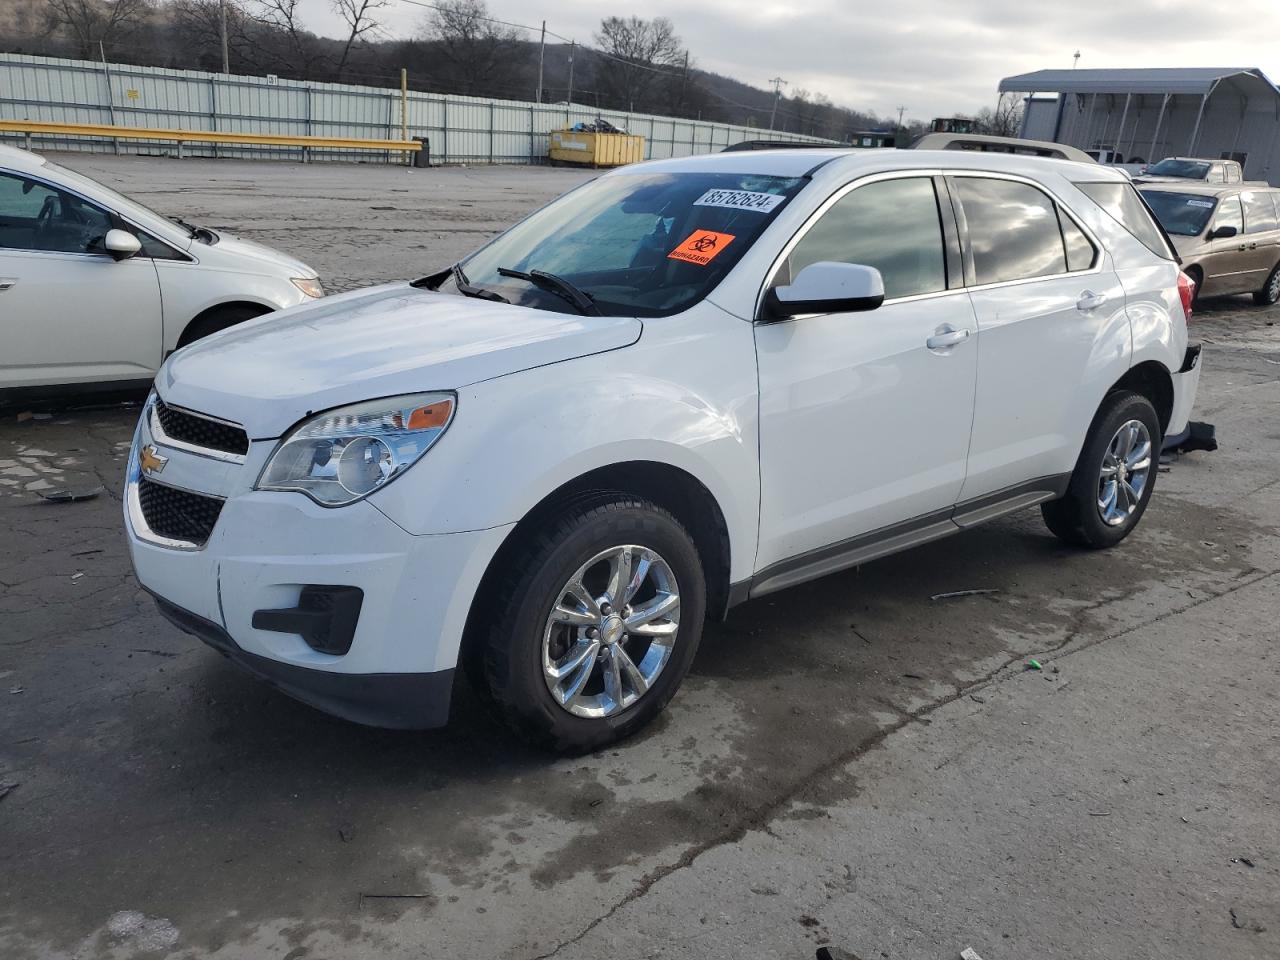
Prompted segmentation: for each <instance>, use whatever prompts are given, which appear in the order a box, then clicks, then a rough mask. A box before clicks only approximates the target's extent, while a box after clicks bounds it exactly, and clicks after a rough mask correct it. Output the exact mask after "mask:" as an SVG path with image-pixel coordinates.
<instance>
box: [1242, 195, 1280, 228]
mask: <svg viewBox="0 0 1280 960" xmlns="http://www.w3.org/2000/svg"><path fill="white" fill-rule="evenodd" d="M1240 199H1241V200H1242V201H1244V222H1245V227H1246V229H1247V232H1249V233H1262V232H1264V231H1267V230H1275V229H1276V227H1277V226H1280V224H1278V223H1277V220H1276V205H1275V196H1274V194H1272V193H1271V191H1269V190H1251V191H1250V192H1249V193H1242V194H1240Z"/></svg>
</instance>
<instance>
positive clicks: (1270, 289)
mask: <svg viewBox="0 0 1280 960" xmlns="http://www.w3.org/2000/svg"><path fill="white" fill-rule="evenodd" d="M1277 301H1280V263H1277V264H1276V265H1275V267H1273V268H1272V270H1271V273H1270V274H1268V275H1267V282H1266V283H1264V284H1263V285H1262V289H1261V290H1257V291H1254V294H1253V302H1254V303H1256V304H1257V305H1258V306H1260V307H1269V306H1271V305H1272V304H1273V303H1275V302H1277Z"/></svg>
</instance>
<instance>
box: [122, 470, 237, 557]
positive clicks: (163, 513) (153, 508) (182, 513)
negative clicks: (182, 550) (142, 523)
mask: <svg viewBox="0 0 1280 960" xmlns="http://www.w3.org/2000/svg"><path fill="white" fill-rule="evenodd" d="M138 503H139V505H140V506H141V507H142V516H143V519H144V520H146V521H147V526H148V527H150V528H151V530H152V531H153V532H154V533H157V534H159V535H160V536H162V537H168V538H169V539H171V540H182V541H186V542H187V543H192V544H195V545H196V546H204V544H205V542H206V541H207V540H208V539H209V535H210V534H211V533H213V526H214V524H216V523H217V522H218V515H219V514H220V513H222V501H221V500H219V499H218V498H217V497H206V496H204V495H203V494H199V493H190V492H189V491H186V490H178V489H176V488H175V487H167V486H165V485H164V484H162V483H155V482H154V481H151V480H148V479H147V478H146V477H140V478H139V479H138Z"/></svg>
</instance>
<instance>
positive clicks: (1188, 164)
mask: <svg viewBox="0 0 1280 960" xmlns="http://www.w3.org/2000/svg"><path fill="white" fill-rule="evenodd" d="M1208 172H1209V165H1208V164H1207V163H1203V162H1201V161H1199V160H1175V159H1173V158H1172V157H1170V158H1169V159H1167V160H1161V161H1160V162H1159V163H1157V164H1153V165H1152V166H1150V167H1147V173H1149V174H1150V175H1151V176H1153V177H1181V178H1183V179H1184V180H1203V179H1204V178H1205V175H1206V174H1207V173H1208Z"/></svg>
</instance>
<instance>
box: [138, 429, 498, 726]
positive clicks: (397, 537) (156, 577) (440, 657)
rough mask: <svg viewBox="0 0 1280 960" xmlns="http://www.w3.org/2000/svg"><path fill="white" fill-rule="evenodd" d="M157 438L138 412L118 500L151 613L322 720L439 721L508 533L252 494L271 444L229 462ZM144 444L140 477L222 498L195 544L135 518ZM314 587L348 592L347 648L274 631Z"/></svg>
mask: <svg viewBox="0 0 1280 960" xmlns="http://www.w3.org/2000/svg"><path fill="white" fill-rule="evenodd" d="M149 406H150V405H148V407H149ZM167 439H168V438H167V437H165V436H164V435H163V433H162V432H161V431H156V432H153V431H152V428H151V425H150V423H149V418H148V415H147V411H145V410H144V414H143V417H142V419H141V421H140V423H139V425H138V431H137V434H136V435H135V438H134V450H133V453H132V454H131V456H130V458H129V468H128V476H127V478H126V495H125V498H124V499H125V511H124V512H125V527H126V530H127V533H128V543H129V552H130V556H131V558H132V560H133V567H134V570H135V572H136V574H137V577H138V581H139V582H140V583H141V584H142V586H143V587H144V588H145V589H146V590H147V591H149V592H150V593H151V594H153V595H154V596H155V597H156V598H157V600H158V602H159V603H160V607H161V612H162V613H164V615H165V616H166V617H168V619H170V620H171V621H172V622H174V623H175V624H177V625H178V626H180V627H181V628H182V629H183V630H185V631H187V632H188V633H191V634H194V635H195V636H198V637H200V638H201V639H202V640H204V641H205V642H206V643H209V644H210V645H211V646H213V647H215V648H216V649H218V650H219V651H220V652H222V653H224V654H226V655H227V656H228V657H230V658H231V659H232V660H234V661H236V662H237V663H239V664H241V665H242V666H245V667H247V668H248V669H249V670H250V671H251V672H253V673H254V674H257V675H258V676H260V677H263V678H264V679H267V680H268V681H269V682H271V683H273V684H274V685H275V686H277V687H279V688H280V689H281V690H283V691H284V692H286V693H288V694H290V695H292V696H294V697H296V698H298V699H299V700H302V701H304V702H306V703H310V704H312V705H314V706H316V707H319V708H320V709H322V710H325V711H327V712H330V713H334V714H336V715H338V716H342V717H345V718H347V719H350V720H354V721H357V722H360V723H366V724H372V725H377V726H388V727H402V728H403V727H416V728H421V727H428V726H435V725H439V724H440V723H443V722H445V720H446V718H447V716H448V710H449V693H450V690H451V687H452V679H453V671H454V668H455V667H456V666H457V661H458V652H459V649H460V646H461V641H462V634H463V631H464V629H465V626H466V620H467V616H468V615H469V613H470V609H471V601H472V598H473V597H474V595H475V592H476V589H477V588H478V586H479V583H480V580H481V578H482V577H483V575H484V572H485V570H486V569H487V567H488V564H489V561H490V560H491V559H492V557H493V555H494V554H495V553H496V551H497V549H498V547H499V545H500V544H501V543H502V540H503V539H504V538H505V536H506V534H507V532H508V531H509V530H510V527H509V526H504V527H496V528H493V529H489V530H480V531H472V532H467V533H457V534H441V535H423V536H415V535H412V534H410V533H408V532H406V531H405V530H404V529H403V528H402V527H400V526H398V525H397V524H396V523H394V522H393V521H392V520H390V519H389V518H388V517H387V516H386V515H384V514H383V513H382V512H381V511H380V510H379V509H378V508H377V506H376V505H375V504H374V502H372V500H363V501H360V502H357V503H354V504H351V505H349V506H346V507H339V508H326V507H321V506H320V505H318V504H316V503H314V502H312V501H311V500H309V499H308V498H307V497H305V496H303V495H301V494H296V493H279V492H270V491H255V490H253V489H252V487H253V481H254V479H256V477H257V476H258V474H259V473H260V472H261V469H262V466H263V463H264V462H265V460H266V458H267V457H268V456H269V455H270V452H271V450H272V449H274V446H275V444H274V442H272V441H265V442H254V443H252V444H251V445H250V449H249V451H248V453H247V454H246V455H245V456H244V458H243V462H228V461H225V460H218V459H214V458H210V457H207V456H204V455H202V454H200V453H199V452H196V451H195V450H193V449H190V448H188V447H184V446H182V445H177V444H169V443H166V440H167ZM145 446H152V447H154V448H155V451H156V452H157V453H158V454H159V455H160V456H161V457H163V458H166V459H165V463H164V465H163V467H162V468H161V469H160V470H159V471H155V472H153V473H152V474H150V475H149V477H148V479H149V480H150V481H151V482H153V483H164V484H168V485H170V486H174V487H178V488H180V489H182V490H185V491H188V492H191V493H197V494H200V495H203V496H208V497H216V498H220V499H221V500H222V504H221V508H220V511H219V513H218V515H217V519H216V522H215V523H214V525H213V527H212V530H211V532H210V533H209V535H208V538H207V540H205V541H204V542H203V543H202V544H190V543H187V544H183V543H180V542H175V541H173V540H172V539H171V538H167V537H165V536H160V535H157V534H156V532H155V531H154V530H152V529H150V528H149V526H148V524H147V522H146V517H145V516H142V515H140V512H139V509H138V506H137V505H138V497H137V496H136V494H137V491H138V488H139V485H140V484H141V482H142V472H141V466H140V459H141V458H140V456H139V451H140V450H141V449H142V448H143V447H145ZM152 462H153V463H154V460H153V461H152ZM426 466H428V464H427V463H425V462H424V463H423V464H420V465H419V466H418V468H417V469H419V470H421V469H422V468H423V467H426ZM397 482H398V483H413V482H415V480H414V477H413V475H412V474H410V475H408V476H405V477H402V478H400V479H399V480H398V481H397ZM318 587H337V588H342V587H347V588H356V590H357V591H358V592H359V595H360V597H361V600H360V602H359V606H358V617H357V618H356V621H355V624H354V629H350V625H349V624H348V630H349V632H345V633H344V637H345V639H346V640H349V648H348V647H347V646H346V644H345V643H344V644H341V645H339V647H338V649H341V650H345V652H340V653H334V652H327V651H328V650H330V648H329V647H326V646H325V645H324V644H316V643H315V639H314V637H307V636H304V633H305V632H306V628H305V627H304V626H299V628H298V629H299V630H300V631H301V632H298V633H289V632H284V631H283V630H281V626H282V625H284V624H287V623H288V622H289V620H288V618H287V617H285V618H282V617H280V616H279V614H280V613H281V612H286V613H287V612H290V611H294V610H296V609H297V608H300V607H303V608H305V607H306V606H307V603H306V597H305V596H304V594H305V593H306V592H308V591H310V592H311V593H313V594H314V592H315V591H316V588H318ZM264 612H266V613H275V614H277V615H276V616H274V617H273V616H260V614H263V613H264ZM255 617H256V623H255ZM269 628H274V629H269ZM309 640H310V641H311V642H308V641H309Z"/></svg>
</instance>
